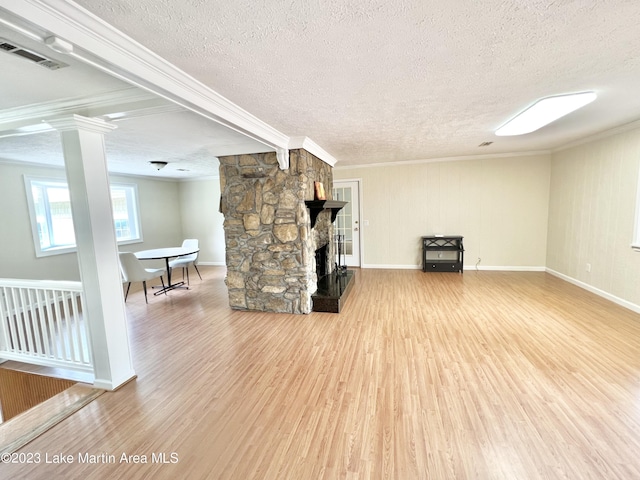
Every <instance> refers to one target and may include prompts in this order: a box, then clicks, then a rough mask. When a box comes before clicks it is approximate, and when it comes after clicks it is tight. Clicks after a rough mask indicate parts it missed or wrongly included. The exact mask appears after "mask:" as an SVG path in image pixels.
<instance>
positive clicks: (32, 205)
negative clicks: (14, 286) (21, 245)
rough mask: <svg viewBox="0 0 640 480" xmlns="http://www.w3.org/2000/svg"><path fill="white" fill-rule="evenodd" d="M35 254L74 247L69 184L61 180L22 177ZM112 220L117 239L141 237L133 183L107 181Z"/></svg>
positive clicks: (68, 249) (50, 253) (130, 240)
mask: <svg viewBox="0 0 640 480" xmlns="http://www.w3.org/2000/svg"><path fill="white" fill-rule="evenodd" d="M25 185H26V189H27V201H28V203H29V213H30V216H31V226H32V229H33V239H34V244H35V248H36V256H38V257H41V256H46V255H57V254H60V253H69V252H73V251H75V248H76V238H75V232H74V230H73V218H72V216H71V201H70V198H69V187H68V186H67V183H66V182H65V181H64V180H60V179H44V178H31V177H25ZM111 206H112V211H113V223H114V227H115V232H116V239H117V241H118V243H133V242H136V241H141V240H142V234H141V230H140V221H139V215H138V192H137V188H136V185H129V184H111Z"/></svg>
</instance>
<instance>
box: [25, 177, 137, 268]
mask: <svg viewBox="0 0 640 480" xmlns="http://www.w3.org/2000/svg"><path fill="white" fill-rule="evenodd" d="M24 183H25V193H26V197H27V205H28V207H29V219H30V222H31V233H32V236H33V246H34V248H35V253H36V257H47V256H51V255H62V254H65V253H73V252H76V251H77V248H76V245H73V246H59V247H51V248H46V249H43V248H42V246H41V244H40V235H39V234H38V221H37V215H36V208H35V203H34V199H33V191H32V185H33V183H36V184H38V183H40V184H42V183H44V184H46V183H49V184H57V185H64V186H67V188H68V183H67V180H66V179H65V178H55V177H34V176H28V175H25V176H24ZM110 187H114V188H125V189H127V191H128V192H131V193H130V194H127V210H128V212H129V214H131V215H132V217H134V219H135V224H136V227H137V235H135V236H134V237H133V238H129V239H127V240H118V245H128V244H132V243H141V242H142V241H143V238H142V222H141V217H140V200H139V198H140V197H139V196H138V185H137V184H135V183H110ZM132 197H133V198H132ZM112 214H113V206H112ZM114 232H115V219H114Z"/></svg>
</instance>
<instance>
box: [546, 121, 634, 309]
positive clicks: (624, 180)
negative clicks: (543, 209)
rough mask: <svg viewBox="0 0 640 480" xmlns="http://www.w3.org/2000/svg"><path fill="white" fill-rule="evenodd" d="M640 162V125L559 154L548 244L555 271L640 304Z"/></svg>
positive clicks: (549, 262)
mask: <svg viewBox="0 0 640 480" xmlns="http://www.w3.org/2000/svg"><path fill="white" fill-rule="evenodd" d="M639 165H640V129H636V130H632V131H629V132H626V133H620V134H617V135H614V136H610V137H607V138H604V139H601V140H597V141H594V142H590V143H588V144H584V145H580V146H577V147H574V148H571V149H567V150H563V151H560V152H557V153H555V154H554V155H553V157H552V162H551V190H550V204H549V239H548V245H547V266H548V268H549V269H551V270H553V271H555V272H558V273H560V274H562V275H565V276H567V277H569V278H570V279H573V280H576V281H578V282H580V283H583V284H585V285H587V286H591V287H593V288H595V289H598V290H601V291H604V292H605V293H608V294H610V295H613V296H614V297H617V298H618V299H622V300H624V301H626V302H631V303H633V304H635V305H640V253H638V252H635V251H633V250H632V249H631V247H630V245H631V242H632V239H633V229H634V222H635V215H636V194H637V188H638V171H639ZM587 263H589V264H590V265H591V271H590V272H587Z"/></svg>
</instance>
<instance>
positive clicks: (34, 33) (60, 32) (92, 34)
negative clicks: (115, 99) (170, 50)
mask: <svg viewBox="0 0 640 480" xmlns="http://www.w3.org/2000/svg"><path fill="white" fill-rule="evenodd" d="M0 7H2V8H4V9H6V10H7V11H9V12H11V13H12V14H13V15H16V16H17V17H19V18H20V19H22V20H23V21H27V22H29V23H30V24H33V25H34V26H35V27H34V28H32V29H29V28H25V27H24V25H21V24H20V23H22V22H17V23H16V25H15V26H14V28H15V30H16V31H19V32H21V33H23V34H24V33H25V32H24V31H25V30H27V31H29V30H30V31H31V35H30V36H31V37H32V38H38V40H39V41H41V42H42V43H43V44H44V38H45V37H49V36H50V35H55V36H56V37H58V38H60V39H62V40H64V41H66V42H69V43H70V44H71V45H72V46H73V51H72V52H70V53H69V55H70V56H73V57H74V58H76V59H78V60H79V61H82V62H84V63H86V64H89V65H92V66H94V67H96V68H98V69H100V70H102V71H104V72H106V73H109V74H110V75H113V76H115V77H117V78H120V79H122V80H124V81H126V82H128V83H130V84H133V85H136V86H138V87H140V88H143V89H144V90H147V91H149V92H152V93H154V94H156V95H159V96H161V97H163V98H165V99H168V100H170V101H172V102H174V103H177V104H179V105H181V106H183V107H185V108H187V109H189V110H192V111H194V112H196V113H199V114H201V115H203V116H205V117H206V118H209V119H210V120H213V121H215V122H217V123H220V124H222V125H224V126H226V127H228V128H231V129H233V130H235V131H237V132H239V133H242V134H244V135H246V136H248V137H250V138H252V139H254V140H256V141H258V142H261V143H264V144H265V145H267V146H269V147H271V148H272V149H275V150H276V151H279V150H283V149H284V150H286V149H287V148H288V145H289V137H288V136H286V135H284V134H283V133H281V132H279V131H278V130H276V129H275V128H273V127H271V126H270V125H268V124H266V123H265V122H263V121H261V120H260V119H258V118H257V117H255V116H254V115H252V114H250V113H249V112H247V111H246V110H244V109H242V108H241V107H239V106H238V105H236V104H234V103H233V102H231V101H230V100H228V99H227V98H225V97H223V96H222V95H220V94H218V93H217V92H215V91H213V90H211V89H210V88H208V87H207V86H205V85H204V84H202V83H201V82H199V81H198V80H196V79H195V78H193V77H191V76H190V75H188V74H186V73H185V72H183V71H182V70H180V69H178V68H177V67H175V66H173V65H172V64H170V63H169V62H167V61H166V60H164V59H163V58H162V57H160V56H159V55H157V54H155V53H153V52H152V51H151V50H149V49H147V48H146V47H144V46H143V45H141V44H139V43H138V42H136V41H135V40H133V39H132V38H130V37H128V36H127V35H125V34H124V33H122V32H120V31H118V30H117V29H115V28H114V27H113V26H111V25H109V24H108V23H106V22H104V21H103V20H101V19H100V18H99V17H97V16H95V15H93V14H92V13H91V12H89V11H88V10H85V9H84V8H82V7H80V6H79V5H77V4H75V3H72V2H67V1H65V0H0ZM3 23H4V24H5V25H8V26H9V27H12V25H11V24H10V22H6V21H5V22H3ZM38 29H44V30H45V31H46V32H48V34H47V35H45V36H42V35H41V32H40V31H39V30H38ZM279 157H281V158H282V162H281V165H282V164H284V163H287V162H285V155H284V154H282V155H279Z"/></svg>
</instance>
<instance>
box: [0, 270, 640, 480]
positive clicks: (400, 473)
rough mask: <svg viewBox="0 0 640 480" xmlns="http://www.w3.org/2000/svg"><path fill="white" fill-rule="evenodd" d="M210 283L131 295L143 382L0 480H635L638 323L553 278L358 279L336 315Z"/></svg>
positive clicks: (110, 398)
mask: <svg viewBox="0 0 640 480" xmlns="http://www.w3.org/2000/svg"><path fill="white" fill-rule="evenodd" d="M201 271H202V273H203V277H204V280H203V281H202V282H200V280H199V279H197V278H196V279H195V280H193V281H192V286H193V289H192V290H190V291H174V292H170V294H169V295H168V296H167V297H166V298H165V297H164V296H160V297H153V298H151V299H150V300H149V305H146V304H145V303H144V298H143V296H142V293H141V292H136V293H135V294H133V295H132V296H130V298H129V300H128V302H127V309H128V312H129V320H130V332H131V341H132V344H133V352H134V363H135V367H136V371H137V373H138V379H137V380H136V381H135V382H132V383H130V384H127V385H126V386H124V387H123V388H122V389H120V390H119V391H117V392H113V393H106V394H104V395H102V396H100V397H99V398H97V399H96V400H95V401H93V402H92V403H91V404H89V405H88V406H86V407H85V408H84V409H82V410H81V411H80V412H78V413H76V414H74V415H73V416H71V417H70V418H68V419H66V420H64V421H63V422H61V423H60V424H58V425H57V426H56V427H54V428H53V429H51V430H50V431H48V432H47V433H45V434H44V435H42V436H41V437H39V438H37V439H36V440H34V441H33V442H32V443H30V444H29V445H27V446H26V447H24V448H23V449H22V450H21V452H23V453H39V454H40V455H41V463H39V464H32V465H6V464H5V465H0V477H2V478H12V479H22V478H24V479H29V480H34V479H47V480H50V479H55V478H61V479H85V478H90V479H107V478H108V479H127V480H130V479H143V478H144V479H147V478H148V479H178V478H179V479H241V480H248V479H278V480H282V479H296V480H297V479H301V480H307V479H340V478H345V479H356V478H358V479H382V478H393V479H400V480H410V479H434V480H441V479H508V480H513V479H518V480H522V479H565V478H566V479H572V480H573V479H581V480H584V479H597V480H603V479H604V480H607V479H624V480H630V479H640V315H637V314H634V313H632V312H630V311H628V310H625V309H623V308H621V307H618V306H616V305H614V304H611V303H609V302H607V301H605V300H603V299H601V298H599V297H596V296H594V295H592V294H589V293H587V292H585V291H584V290H581V289H579V288H577V287H575V286H573V285H570V284H568V283H566V282H563V281H561V280H559V279H557V278H555V277H552V276H550V275H548V274H545V273H503V272H475V271H469V272H465V273H464V275H459V274H452V273H441V274H438V273H422V272H420V271H410V270H403V271H393V270H362V271H358V272H357V275H356V282H357V283H356V284H355V286H354V289H353V291H352V293H351V295H350V297H349V299H348V301H347V303H346V306H345V308H344V310H343V312H342V313H341V314H339V315H336V314H326V313H313V314H311V315H306V316H295V315H284V314H265V313H255V312H240V311H232V310H230V309H229V308H228V303H227V300H226V290H225V286H224V283H223V276H224V269H223V268H218V267H208V268H207V267H202V269H201ZM196 277H197V276H196ZM123 453H124V454H125V455H136V454H137V455H146V456H147V460H148V461H149V462H151V461H152V458H151V455H152V453H155V454H158V453H165V454H167V461H169V462H170V461H171V459H172V457H171V456H170V455H171V454H172V453H175V454H176V455H177V463H175V464H172V463H166V464H161V463H148V464H136V463H124V462H123V463H121V458H122V454H123ZM45 454H47V455H48V456H49V459H51V458H52V455H55V454H65V455H69V454H70V455H73V458H74V463H73V464H70V465H55V464H45V463H44V461H45ZM79 454H81V455H86V454H90V455H96V456H98V457H96V458H97V459H99V457H100V456H101V455H102V454H104V456H103V457H102V461H106V460H109V459H110V458H111V457H109V455H113V456H114V457H115V463H106V464H105V463H102V464H97V465H96V464H81V463H79V459H80V458H79V457H78V455H79ZM84 458H86V457H83V459H84ZM140 459H143V458H142V457H141V458H140ZM173 459H176V457H173Z"/></svg>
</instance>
